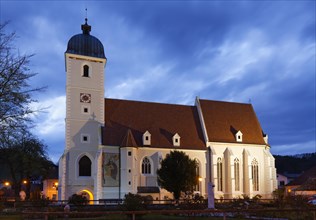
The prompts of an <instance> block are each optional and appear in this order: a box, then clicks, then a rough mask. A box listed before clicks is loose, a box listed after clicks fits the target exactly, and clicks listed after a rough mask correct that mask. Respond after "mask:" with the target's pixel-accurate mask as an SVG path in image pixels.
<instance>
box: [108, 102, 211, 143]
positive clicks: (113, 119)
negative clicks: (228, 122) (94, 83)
mask: <svg viewBox="0 0 316 220" xmlns="http://www.w3.org/2000/svg"><path fill="white" fill-rule="evenodd" d="M129 129H130V132H128V130H129ZM147 130H148V131H149V133H150V134H151V145H150V147H157V148H170V149H205V143H204V139H203V134H202V130H201V125H200V122H199V118H198V113H197V109H196V107H195V106H186V105H171V104H160V103H152V102H139V101H127V100H118V99H108V98H106V99H105V127H104V129H103V144H104V145H110V146H122V145H124V146H126V145H129V144H132V145H134V144H135V143H136V145H137V146H139V147H142V146H143V143H142V136H143V134H144V133H145V132H146V131H147ZM176 133H178V134H179V135H180V137H181V139H180V147H174V146H173V143H172V137H173V135H175V134H176ZM124 139H125V140H124ZM133 139H134V140H133ZM123 140H124V141H123ZM134 141H135V143H133V142H134Z"/></svg>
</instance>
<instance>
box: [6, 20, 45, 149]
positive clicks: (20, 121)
mask: <svg viewBox="0 0 316 220" xmlns="http://www.w3.org/2000/svg"><path fill="white" fill-rule="evenodd" d="M7 24H8V23H4V24H0V103H1V105H0V137H1V139H2V138H3V137H7V136H10V134H11V132H12V131H14V130H15V129H17V128H21V127H25V125H26V123H25V122H27V124H30V122H31V120H30V118H29V116H30V114H32V113H34V112H35V111H37V110H34V109H32V108H31V106H30V104H31V103H32V102H34V101H35V100H33V99H32V97H31V96H32V94H33V93H34V92H39V91H42V90H43V89H44V88H32V87H31V86H30V84H29V80H30V79H31V78H32V77H34V76H35V75H36V73H33V72H31V71H30V69H29V63H30V59H31V57H32V56H33V55H20V54H19V53H18V51H17V50H16V48H14V46H13V43H14V40H15V38H16V35H15V33H14V32H13V33H9V34H8V33H6V32H5V27H6V26H7ZM1 141H2V140H0V142H1ZM0 147H1V146H0Z"/></svg>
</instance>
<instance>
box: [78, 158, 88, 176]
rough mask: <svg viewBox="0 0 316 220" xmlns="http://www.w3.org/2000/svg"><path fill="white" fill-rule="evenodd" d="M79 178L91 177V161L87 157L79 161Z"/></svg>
mask: <svg viewBox="0 0 316 220" xmlns="http://www.w3.org/2000/svg"><path fill="white" fill-rule="evenodd" d="M79 176H91V160H90V159H89V157H87V156H83V157H81V158H80V160H79Z"/></svg>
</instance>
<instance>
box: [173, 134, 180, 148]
mask: <svg viewBox="0 0 316 220" xmlns="http://www.w3.org/2000/svg"><path fill="white" fill-rule="evenodd" d="M172 142H173V146H176V147H179V146H180V135H179V134H178V133H176V134H175V135H173V137H172Z"/></svg>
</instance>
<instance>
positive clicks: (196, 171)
mask: <svg viewBox="0 0 316 220" xmlns="http://www.w3.org/2000/svg"><path fill="white" fill-rule="evenodd" d="M195 175H196V178H197V182H196V185H195V186H194V187H193V189H194V191H200V183H201V181H202V177H201V174H200V163H199V162H198V161H196V168H195Z"/></svg>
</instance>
